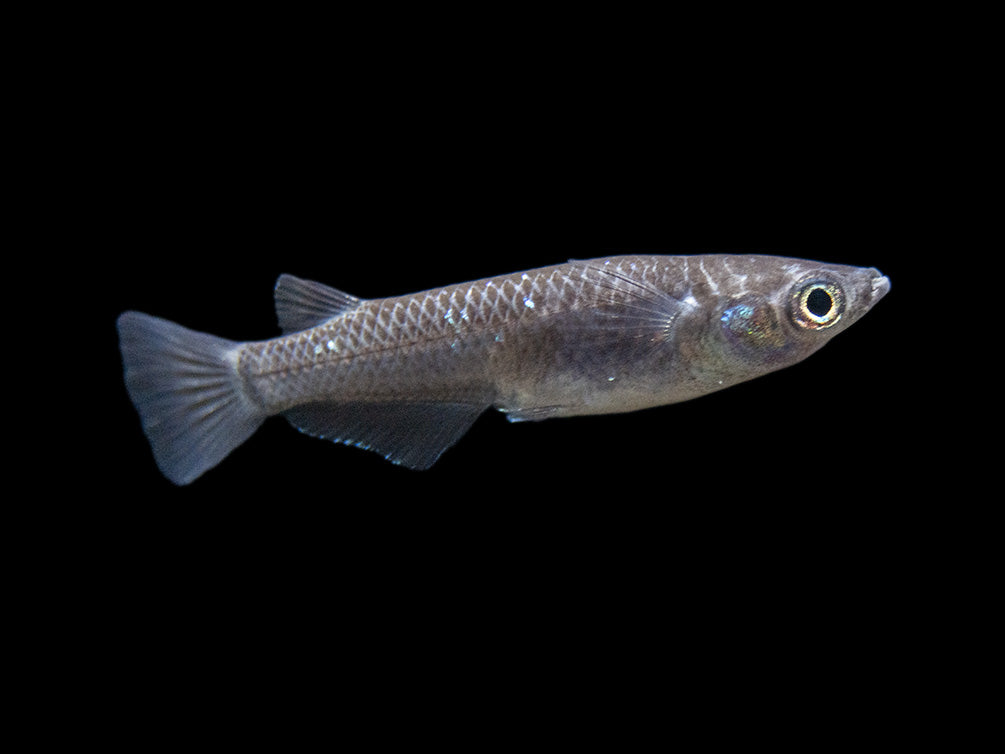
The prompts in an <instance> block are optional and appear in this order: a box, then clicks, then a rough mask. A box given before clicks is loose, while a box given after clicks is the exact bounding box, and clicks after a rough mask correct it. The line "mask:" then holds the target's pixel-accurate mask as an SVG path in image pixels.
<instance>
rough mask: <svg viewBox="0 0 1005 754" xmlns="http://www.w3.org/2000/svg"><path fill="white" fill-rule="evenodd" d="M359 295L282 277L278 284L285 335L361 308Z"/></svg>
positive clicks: (277, 290) (307, 328)
mask: <svg viewBox="0 0 1005 754" xmlns="http://www.w3.org/2000/svg"><path fill="white" fill-rule="evenodd" d="M359 302H360V300H359V299H358V298H356V297H355V296H350V295H349V294H348V293H345V292H343V291H340V290H338V289H336V288H330V287H328V286H327V285H323V284H321V283H315V282H313V281H311V280H302V279H300V278H297V277H293V275H280V276H279V280H277V281H276V316H277V317H278V318H279V326H280V327H281V328H282V330H283V333H284V334H285V333H291V332H300V331H301V330H309V329H310V328H312V327H317V326H318V325H320V324H321V323H322V322H327V321H328V320H330V319H331V318H332V317H337V316H339V315H340V314H345V313H346V312H347V311H350V310H352V309H355V308H356V307H357V306H359Z"/></svg>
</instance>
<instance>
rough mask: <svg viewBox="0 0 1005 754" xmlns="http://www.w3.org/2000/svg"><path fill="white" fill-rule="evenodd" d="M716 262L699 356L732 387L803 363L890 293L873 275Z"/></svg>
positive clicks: (790, 262) (810, 266)
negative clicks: (702, 350)
mask: <svg viewBox="0 0 1005 754" xmlns="http://www.w3.org/2000/svg"><path fill="white" fill-rule="evenodd" d="M721 262H722V264H721V268H720V272H721V273H722V277H721V278H720V280H719V283H718V284H717V285H716V286H715V288H716V290H715V295H713V296H710V299H709V304H710V306H709V308H708V310H707V311H709V312H710V317H709V320H708V322H707V324H706V328H707V330H706V333H707V335H708V337H707V338H706V339H705V343H706V345H707V349H706V354H705V356H706V357H707V358H708V361H709V365H710V366H712V367H713V368H712V371H714V372H718V373H719V374H720V375H728V382H729V383H732V384H735V383H736V382H740V381H744V380H748V379H751V378H753V377H756V376H759V375H761V374H766V373H768V372H772V371H775V370H777V369H781V368H783V367H786V366H791V365H792V364H795V363H797V362H799V361H802V360H803V359H805V358H806V357H807V356H809V355H811V354H812V353H814V352H816V351H817V350H819V349H820V348H822V347H823V346H824V345H825V344H826V343H828V342H829V341H830V340H831V339H832V338H833V337H834V336H835V335H837V334H838V333H840V332H843V331H844V330H846V329H847V328H849V327H851V325H853V324H854V323H855V322H857V321H858V320H859V319H861V318H862V317H863V316H864V315H865V313H866V312H868V311H869V310H870V309H871V308H872V307H873V306H875V304H876V303H877V302H878V301H879V300H880V299H881V298H883V296H885V295H886V293H887V292H888V291H889V290H890V281H889V280H888V279H887V278H886V277H884V276H883V275H882V274H881V273H880V272H879V270H876V269H875V268H863V267H851V266H847V265H836V264H825V263H821V262H812V261H807V260H799V259H787V258H782V257H758V256H751V257H729V258H723V259H722V260H721ZM720 384H722V381H720Z"/></svg>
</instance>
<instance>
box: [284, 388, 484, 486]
mask: <svg viewBox="0 0 1005 754" xmlns="http://www.w3.org/2000/svg"><path fill="white" fill-rule="evenodd" d="M487 408H488V403H487V402H486V403H484V404H483V403H480V402H479V403H463V402H461V403H449V402H448V403H441V402H434V401H429V402H425V401H418V402H415V401H389V402H381V403H368V402H349V403H310V404H306V405H303V406H298V407H296V408H293V409H290V410H289V411H286V412H285V413H284V416H285V417H286V418H287V419H288V420H289V421H290V423H292V424H293V425H294V426H295V427H296V428H297V429H299V430H300V431H301V432H304V433H306V434H309V435H313V436H315V437H321V438H324V439H327V440H332V441H334V442H340V443H345V444H347V445H355V446H357V447H361V448H365V449H367V450H373V451H376V452H378V453H380V454H382V455H383V456H384V457H385V458H387V460H389V461H391V462H393V463H396V464H399V465H402V466H407V467H408V468H411V469H417V470H421V469H428V468H429V467H430V466H432V465H433V464H434V463H436V460H437V459H438V458H439V457H440V455H442V454H443V452H444V451H445V450H447V448H449V447H450V446H452V445H453V444H454V443H456V442H457V441H458V440H459V439H460V438H461V437H462V436H463V435H464V433H465V432H467V431H468V429H469V428H470V427H471V425H472V424H474V422H475V420H476V419H477V418H478V416H479V415H480V414H481V413H482V412H483V411H485V409H487Z"/></svg>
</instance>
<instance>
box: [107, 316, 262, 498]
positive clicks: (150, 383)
mask: <svg viewBox="0 0 1005 754" xmlns="http://www.w3.org/2000/svg"><path fill="white" fill-rule="evenodd" d="M118 328H119V347H120V348H121V350H122V362H123V365H124V367H125V380H126V389H127V390H128V391H129V397H130V398H132V401H133V405H135V406H136V410H137V411H138V412H139V414H140V419H141V420H142V422H143V430H144V432H146V435H147V439H148V440H149V441H150V447H151V448H153V452H154V459H155V460H156V461H157V466H158V467H159V468H160V470H161V471H162V472H163V474H164V476H166V477H167V478H168V479H170V480H171V481H172V482H174V483H175V484H188V483H189V482H191V481H193V480H194V479H196V478H197V477H199V476H200V475H201V474H202V473H203V472H205V471H207V470H209V469H211V468H213V467H214V466H216V465H217V464H218V463H219V462H220V461H222V460H223V459H224V458H225V457H226V456H227V454H228V453H230V452H231V451H232V450H233V449H234V448H236V447H237V446H238V445H240V444H241V443H242V442H244V441H245V440H246V439H248V437H250V436H251V435H252V434H253V433H254V431H255V430H256V429H258V427H259V425H261V423H262V421H263V420H264V418H265V417H264V416H263V415H262V414H261V413H260V412H259V411H258V410H257V409H256V408H255V406H254V405H253V404H251V403H250V401H248V400H247V399H246V398H245V396H244V394H243V393H242V391H241V387H240V386H241V382H240V379H239V378H238V376H237V372H236V368H235V362H234V357H233V356H232V354H234V352H235V351H234V349H235V346H236V344H235V343H233V342H231V341H229V340H225V339H223V338H217V337H215V336H213V335H206V334H204V333H199V332H194V331H192V330H188V329H186V328H184V327H182V326H181V325H176V324H175V323H174V322H168V321H167V320H163V319H158V318H157V317H151V316H149V315H147V314H140V313H139V312H125V313H124V314H123V315H122V316H120V317H119V321H118Z"/></svg>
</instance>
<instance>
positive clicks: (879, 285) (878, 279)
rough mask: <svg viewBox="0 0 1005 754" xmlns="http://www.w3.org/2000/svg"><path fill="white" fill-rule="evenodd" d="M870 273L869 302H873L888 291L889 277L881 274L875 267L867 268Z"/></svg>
mask: <svg viewBox="0 0 1005 754" xmlns="http://www.w3.org/2000/svg"><path fill="white" fill-rule="evenodd" d="M869 271H870V272H871V273H872V274H873V277H872V281H871V283H872V290H871V299H870V300H871V303H873V304H875V303H876V302H877V301H879V300H880V299H881V298H883V296H885V295H886V294H887V293H889V292H890V278H888V277H886V276H885V275H883V274H881V273H880V271H879V270H877V269H876V268H872V269H870V270H869Z"/></svg>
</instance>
